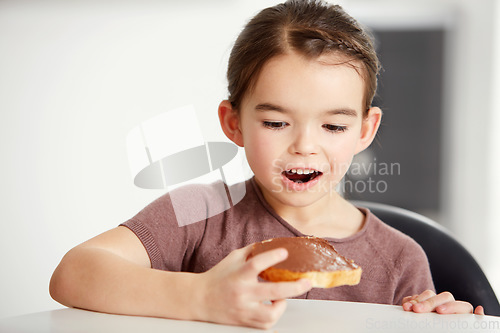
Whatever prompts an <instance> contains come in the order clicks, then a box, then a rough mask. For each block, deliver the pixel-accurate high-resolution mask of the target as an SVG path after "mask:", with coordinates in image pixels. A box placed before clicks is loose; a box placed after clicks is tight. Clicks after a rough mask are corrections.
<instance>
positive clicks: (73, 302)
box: [50, 227, 311, 328]
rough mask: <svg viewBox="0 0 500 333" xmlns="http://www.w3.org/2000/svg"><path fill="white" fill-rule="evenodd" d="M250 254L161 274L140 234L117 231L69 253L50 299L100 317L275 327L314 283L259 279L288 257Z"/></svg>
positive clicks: (237, 253) (123, 229)
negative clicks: (294, 300) (203, 267)
mask: <svg viewBox="0 0 500 333" xmlns="http://www.w3.org/2000/svg"><path fill="white" fill-rule="evenodd" d="M282 250H283V249H282ZM249 251H250V247H249V246H247V247H245V248H242V249H238V250H235V251H233V252H231V253H230V254H229V255H228V256H227V257H226V258H224V259H223V260H222V261H221V262H220V263H219V264H217V265H216V266H214V267H213V268H212V269H210V270H209V271H207V272H205V273H201V274H194V273H181V272H167V271H160V270H156V269H151V268H150V266H151V264H150V261H149V257H148V255H147V253H146V250H145V249H144V247H143V245H142V243H141V242H140V240H139V239H138V238H137V237H136V236H135V234H134V233H132V232H131V231H130V230H129V229H128V228H126V227H118V228H115V229H112V230H110V231H107V232H105V233H103V234H101V235H99V236H97V237H95V238H92V239H91V240H89V241H87V242H85V243H83V244H81V245H78V246H76V247H75V248H73V249H72V250H70V251H69V252H68V253H67V254H66V255H65V256H64V258H63V259H62V260H61V263H60V264H59V266H58V267H57V268H56V270H55V271H54V274H53V275H52V279H51V281H50V294H51V296H52V297H53V298H54V299H55V300H56V301H58V302H60V303H61V304H64V305H66V306H70V307H77V308H84V309H89V310H94V311H99V312H107V313H115V314H128V315H141V316H154V317H165V318H172V319H186V320H202V321H211V322H217V323H223V324H232V325H243V326H252V327H259V328H269V327H271V326H272V325H274V323H276V321H277V320H278V319H279V317H280V316H281V314H282V313H283V311H284V310H285V306H286V303H285V301H284V299H285V298H289V297H293V296H298V295H301V294H303V293H304V292H306V291H308V290H309V289H311V285H310V283H309V282H308V281H297V282H280V283H260V282H258V279H257V275H258V274H259V273H260V272H261V271H262V270H264V269H266V268H267V267H270V266H272V265H274V264H276V263H278V262H280V261H282V260H284V259H285V258H286V256H287V253H286V251H285V250H283V251H284V253H283V251H280V250H273V251H269V252H266V253H262V254H260V255H258V256H255V257H253V258H252V259H250V260H248V261H247V260H246V258H247V256H248V254H249ZM265 300H270V301H272V302H271V303H270V304H267V303H264V302H263V301H265Z"/></svg>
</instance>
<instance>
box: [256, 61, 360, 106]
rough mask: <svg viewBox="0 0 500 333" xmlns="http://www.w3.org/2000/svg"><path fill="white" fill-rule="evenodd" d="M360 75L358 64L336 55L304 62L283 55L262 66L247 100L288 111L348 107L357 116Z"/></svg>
mask: <svg viewBox="0 0 500 333" xmlns="http://www.w3.org/2000/svg"><path fill="white" fill-rule="evenodd" d="M361 73H362V67H361V64H359V63H356V62H350V61H349V60H348V59H346V58H345V57H342V56H339V55H337V54H333V53H330V54H327V55H322V56H320V57H319V58H315V59H308V58H306V57H304V56H302V55H300V54H297V53H287V54H284V55H279V56H276V57H274V58H272V59H270V60H269V61H268V62H267V63H266V64H265V65H264V66H263V68H262V71H261V73H260V75H259V77H258V78H257V81H256V83H255V86H254V88H253V89H252V91H249V92H248V94H247V95H248V96H247V97H248V99H249V100H253V101H254V102H256V103H262V102H273V103H279V104H280V105H283V104H284V105H285V106H289V107H291V108H299V107H301V108H311V107H313V106H314V107H317V108H328V109H331V108H334V107H349V108H351V109H355V110H357V111H358V112H359V113H360V114H361V112H362V108H363V99H364V90H365V83H364V80H363V77H362V75H361Z"/></svg>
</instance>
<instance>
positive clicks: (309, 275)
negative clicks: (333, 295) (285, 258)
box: [259, 267, 362, 288]
mask: <svg viewBox="0 0 500 333" xmlns="http://www.w3.org/2000/svg"><path fill="white" fill-rule="evenodd" d="M361 272H362V269H361V267H358V268H356V269H353V270H338V271H330V272H319V271H310V272H294V271H290V270H288V269H280V268H274V267H269V268H268V269H266V270H264V271H262V272H261V273H260V274H259V276H260V277H261V278H263V279H264V280H267V281H271V282H283V281H297V280H300V279H308V280H310V281H311V284H312V286H313V287H314V288H333V287H338V286H343V285H349V286H353V285H357V284H358V283H359V281H360V279H361Z"/></svg>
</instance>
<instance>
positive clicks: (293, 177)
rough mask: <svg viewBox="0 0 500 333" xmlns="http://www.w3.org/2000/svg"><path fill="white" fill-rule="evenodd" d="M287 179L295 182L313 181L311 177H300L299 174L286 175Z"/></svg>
mask: <svg viewBox="0 0 500 333" xmlns="http://www.w3.org/2000/svg"><path fill="white" fill-rule="evenodd" d="M286 177H287V178H288V179H290V180H291V181H294V182H301V183H306V182H308V181H309V180H310V179H311V175H304V174H302V175H299V174H297V173H289V172H287V173H286Z"/></svg>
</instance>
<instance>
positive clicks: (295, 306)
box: [0, 300, 500, 333]
mask: <svg viewBox="0 0 500 333" xmlns="http://www.w3.org/2000/svg"><path fill="white" fill-rule="evenodd" d="M287 302H288V307H287V310H286V312H285V313H284V315H283V317H282V318H281V319H280V320H279V321H278V323H277V324H276V325H275V326H274V327H273V328H272V329H271V330H269V332H273V333H274V332H277V333H285V332H318V333H326V332H343V333H345V332H347V333H349V332H398V333H399V332H418V333H421V332H500V317H493V316H476V315H438V314H435V313H429V314H416V313H409V312H405V311H403V309H402V308H401V307H400V306H392V305H379V304H366V303H351V302H335V301H313V300H288V301H287ZM0 332H1V333H4V332H5V333H26V332H34V333H35V332H36V333H44V332H64V333H66V332H82V333H83V332H85V333H97V332H112V333H115V332H119V333H128V332H130V333H131V332H134V333H143V332H147V333H156V332H162V333H163V332H196V333H200V332H203V333H205V332H209V333H210V332H222V333H224V332H236V333H238V332H262V330H257V329H251V328H244V327H234V326H225V325H217V324H210V323H202V322H192V321H179V320H169V319H160V318H146V317H133V316H118V315H110V314H103V313H97V312H91V311H84V310H77V309H60V310H54V311H46V312H39V313H33V314H27V315H23V316H17V317H11V318H5V319H3V320H1V321H0Z"/></svg>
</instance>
